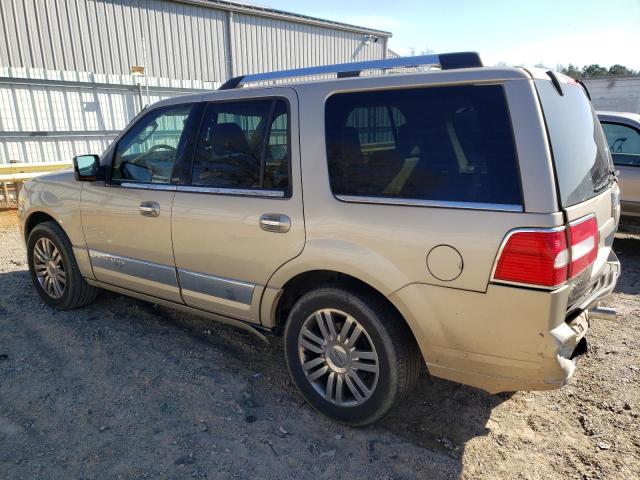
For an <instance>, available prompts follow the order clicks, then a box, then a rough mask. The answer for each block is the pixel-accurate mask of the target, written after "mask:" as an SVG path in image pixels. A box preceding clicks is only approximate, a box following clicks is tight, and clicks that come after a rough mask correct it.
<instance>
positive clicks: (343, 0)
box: [248, 0, 640, 70]
mask: <svg viewBox="0 0 640 480" xmlns="http://www.w3.org/2000/svg"><path fill="white" fill-rule="evenodd" d="M248 3H259V4H260V5H263V6H267V7H271V8H277V9H279V10H287V11H290V12H296V13H302V14H305V15H312V16H316V17H321V18H326V19H330V20H336V21H341V22H346V23H351V24H354V25H360V26H366V27H372V28H376V29H380V30H387V31H390V32H392V33H393V38H391V40H390V41H389V47H390V48H391V49H393V50H395V51H396V52H398V53H399V54H401V55H408V54H409V53H410V52H411V49H414V51H415V53H416V54H419V53H422V52H423V51H435V52H452V51H468V50H474V51H478V52H480V54H481V57H482V59H483V61H484V63H485V64H486V65H494V64H496V63H498V62H505V63H507V64H510V65H534V64H538V63H542V64H544V65H546V66H548V67H553V68H555V67H556V66H558V65H568V64H569V63H572V64H574V65H577V66H580V67H582V66H583V65H585V64H591V63H598V64H600V65H602V66H606V67H609V66H611V65H613V64H616V63H619V64H622V65H625V66H627V67H629V68H633V69H636V70H639V69H640V0H319V1H318V0H313V1H310V0H298V1H296V0H258V1H256V2H251V1H249V2H248Z"/></svg>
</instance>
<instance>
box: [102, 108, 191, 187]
mask: <svg viewBox="0 0 640 480" xmlns="http://www.w3.org/2000/svg"><path fill="white" fill-rule="evenodd" d="M200 103H201V102H188V103H175V104H172V105H163V106H160V107H155V108H151V109H148V110H146V111H144V110H143V111H142V112H140V113H139V114H138V118H137V119H135V118H134V120H133V121H131V123H130V124H129V125H127V127H126V129H125V130H124V131H123V132H122V133H121V134H120V135H119V136H118V139H117V142H116V144H115V145H114V146H113V148H112V150H111V152H110V154H109V157H110V158H109V160H108V164H107V165H105V170H106V171H105V186H107V187H121V188H134V189H144V190H172V188H169V187H172V186H175V183H174V178H173V177H174V174H175V167H176V165H178V164H179V163H182V162H183V161H184V160H185V158H188V157H187V154H188V155H189V156H190V153H191V152H189V150H190V148H189V146H190V145H192V144H193V141H194V136H193V135H194V129H193V128H189V127H190V123H191V121H192V119H193V118H195V117H197V118H198V119H199V120H200V117H201V116H202V114H203V112H202V111H199V110H198V106H199V104H200ZM185 105H190V106H191V111H190V112H189V116H188V120H187V124H186V125H185V128H184V130H183V132H182V134H181V139H182V136H183V135H184V134H185V133H187V134H188V135H189V138H185V143H186V145H187V150H186V151H185V152H184V154H183V155H182V156H181V158H178V159H176V161H175V162H174V165H173V169H172V174H171V176H172V178H171V182H170V183H152V182H128V181H126V179H125V180H114V179H113V178H112V175H113V164H114V162H115V159H116V155H117V153H118V147H119V146H120V143H121V142H122V141H123V140H124V139H125V137H126V136H127V134H128V133H129V132H130V131H131V130H133V129H134V128H136V126H137V125H138V124H140V123H141V122H143V121H144V120H145V119H146V118H147V117H149V116H150V115H152V114H154V113H156V112H157V111H159V110H170V109H171V108H176V107H179V106H185ZM181 143H182V142H181ZM181 160H182V162H181ZM152 187H153V188H152Z"/></svg>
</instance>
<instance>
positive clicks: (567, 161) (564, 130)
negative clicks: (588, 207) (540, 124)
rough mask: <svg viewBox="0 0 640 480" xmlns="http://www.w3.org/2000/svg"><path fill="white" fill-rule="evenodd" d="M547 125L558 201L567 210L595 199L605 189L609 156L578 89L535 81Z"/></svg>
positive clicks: (599, 129)
mask: <svg viewBox="0 0 640 480" xmlns="http://www.w3.org/2000/svg"><path fill="white" fill-rule="evenodd" d="M536 87H537V89H538V94H539V95H540V100H541V102H542V110H543V112H544V117H545V120H546V122H547V129H548V131H549V139H550V141H551V150H552V152H553V160H554V163H555V167H556V176H557V181H558V187H559V189H560V199H561V203H562V206H563V207H569V206H571V205H575V204H577V203H580V202H584V201H585V200H588V199H589V198H592V197H594V196H596V195H597V194H598V193H600V192H601V191H602V190H604V189H605V188H607V186H608V185H609V172H610V170H611V164H610V156H609V152H608V150H607V144H606V141H605V138H604V134H603V133H602V127H600V122H599V121H598V117H597V116H596V113H595V111H594V110H593V108H592V107H591V103H590V102H589V99H588V98H587V96H586V94H585V93H584V90H583V89H582V87H581V86H580V85H570V84H562V91H563V93H564V95H562V96H561V95H560V94H558V91H557V90H556V89H555V87H554V86H553V84H552V83H551V81H549V80H536Z"/></svg>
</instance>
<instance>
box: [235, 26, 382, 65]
mask: <svg viewBox="0 0 640 480" xmlns="http://www.w3.org/2000/svg"><path fill="white" fill-rule="evenodd" d="M232 24H233V28H232V51H233V65H234V75H243V74H247V73H258V72H265V71H266V72H268V71H274V70H286V69H290V68H300V67H305V66H309V65H327V64H332V63H343V62H355V61H361V60H374V59H380V58H384V42H383V41H382V39H380V40H379V41H378V42H376V43H371V44H369V45H365V43H364V37H363V35H362V34H359V33H355V32H347V31H341V30H332V29H330V28H325V27H320V26H315V25H306V24H299V23H292V22H287V21H282V20H276V19H271V18H263V17H256V16H252V15H244V14H233V23H232Z"/></svg>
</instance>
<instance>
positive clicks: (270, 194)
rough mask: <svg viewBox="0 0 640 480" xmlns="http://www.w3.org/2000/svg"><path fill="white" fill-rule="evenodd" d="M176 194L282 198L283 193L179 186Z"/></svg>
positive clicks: (278, 191) (247, 189) (277, 191)
mask: <svg viewBox="0 0 640 480" xmlns="http://www.w3.org/2000/svg"><path fill="white" fill-rule="evenodd" d="M176 190H177V191H178V192H189V193H213V194H222V195H245V196H250V197H275V198H283V197H284V192H283V191H280V190H251V189H249V188H222V187H192V186H187V185H179V186H178V187H177V188H176Z"/></svg>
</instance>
